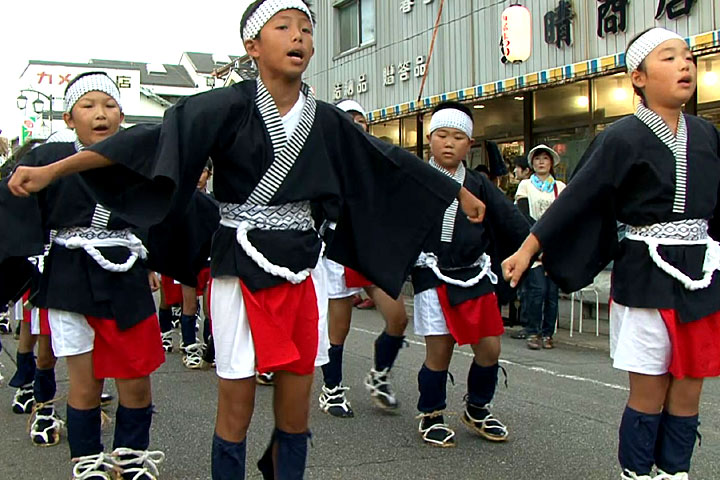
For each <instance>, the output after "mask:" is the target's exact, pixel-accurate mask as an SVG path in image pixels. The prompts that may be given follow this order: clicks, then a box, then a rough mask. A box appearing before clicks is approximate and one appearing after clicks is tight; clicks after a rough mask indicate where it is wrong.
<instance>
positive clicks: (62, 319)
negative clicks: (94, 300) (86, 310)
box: [48, 308, 95, 358]
mask: <svg viewBox="0 0 720 480" xmlns="http://www.w3.org/2000/svg"><path fill="white" fill-rule="evenodd" d="M48 322H49V323H50V331H51V332H52V335H50V339H51V340H52V348H53V352H54V353H55V356H56V357H58V358H60V357H70V356H72V355H81V354H83V353H87V352H92V351H93V349H94V347H95V330H94V329H93V328H92V327H91V326H90V324H89V323H88V321H87V319H86V318H85V315H81V314H79V313H74V312H66V311H64V310H56V309H54V308H51V309H49V310H48Z"/></svg>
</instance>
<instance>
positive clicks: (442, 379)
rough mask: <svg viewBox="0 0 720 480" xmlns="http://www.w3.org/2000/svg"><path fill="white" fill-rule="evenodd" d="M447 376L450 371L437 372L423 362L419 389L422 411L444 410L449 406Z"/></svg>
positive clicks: (419, 376)
mask: <svg viewBox="0 0 720 480" xmlns="http://www.w3.org/2000/svg"><path fill="white" fill-rule="evenodd" d="M447 378H448V371H447V370H442V371H440V372H437V371H435V370H430V369H429V368H428V367H427V366H425V364H424V363H423V366H422V368H421V369H420V372H419V373H418V390H419V391H420V398H419V399H418V403H417V408H418V410H419V411H420V412H422V413H432V412H435V411H437V410H444V409H445V407H447V404H446V401H447Z"/></svg>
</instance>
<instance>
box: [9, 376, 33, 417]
mask: <svg viewBox="0 0 720 480" xmlns="http://www.w3.org/2000/svg"><path fill="white" fill-rule="evenodd" d="M34 404H35V393H34V391H33V382H30V383H28V384H27V385H23V386H22V387H20V388H18V389H17V390H15V397H13V402H12V410H13V412H15V413H18V414H19V413H31V412H32V408H33V405H34Z"/></svg>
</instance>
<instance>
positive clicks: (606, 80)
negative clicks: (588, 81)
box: [592, 73, 639, 121]
mask: <svg viewBox="0 0 720 480" xmlns="http://www.w3.org/2000/svg"><path fill="white" fill-rule="evenodd" d="M592 84H593V100H594V103H595V108H594V117H595V120H596V121H603V120H608V119H615V118H617V117H621V116H624V115H629V114H631V113H634V112H635V105H636V104H637V102H638V101H639V97H636V96H635V92H634V91H633V88H632V82H631V81H630V77H629V76H628V75H626V74H624V73H617V74H615V75H610V76H607V77H600V78H597V79H595V80H593V82H592Z"/></svg>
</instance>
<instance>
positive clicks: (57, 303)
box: [0, 142, 155, 329]
mask: <svg viewBox="0 0 720 480" xmlns="http://www.w3.org/2000/svg"><path fill="white" fill-rule="evenodd" d="M75 152H76V149H75V144H74V143H64V142H63V143H48V144H45V145H41V146H39V147H37V148H35V149H34V150H32V151H31V152H29V153H28V154H27V155H26V156H25V157H23V159H22V161H21V162H20V163H21V164H22V165H27V166H44V165H49V164H51V163H53V162H56V161H58V160H61V159H63V158H65V157H67V156H70V155H72V154H74V153H75ZM96 204H97V202H96V201H95V200H94V198H93V196H92V195H91V193H90V191H89V189H88V187H87V185H85V182H83V180H82V178H80V176H79V175H70V176H68V177H65V178H62V179H60V180H58V181H56V182H54V183H52V184H51V185H50V186H48V188H46V189H45V190H43V191H41V192H39V193H38V194H37V195H33V196H31V197H29V198H16V197H13V196H12V194H11V193H10V191H9V190H8V188H7V182H3V183H2V184H1V185H0V224H2V225H3V228H7V232H8V235H5V236H3V238H2V240H0V245H1V247H0V248H1V251H2V254H1V255H2V256H1V257H0V261H2V263H0V265H1V267H0V276H2V277H5V276H18V275H20V274H21V272H19V271H17V270H15V264H16V263H17V262H18V261H20V260H19V258H21V257H28V256H32V255H39V254H42V252H43V243H44V240H45V238H47V232H48V231H49V230H59V229H62V228H70V227H89V226H90V224H91V221H92V218H93V213H94V212H95V207H96ZM5 226H7V227H5ZM130 227H132V225H131V224H129V223H128V222H126V221H125V220H123V219H121V218H119V217H118V216H116V215H111V216H110V219H109V222H108V229H111V230H119V229H125V228H130ZM98 250H100V251H101V252H102V254H103V255H104V256H105V257H106V258H107V259H108V260H110V261H112V262H115V263H122V262H124V261H125V260H126V259H127V258H128V250H127V249H126V248H125V247H103V248H99V249H98ZM33 303H34V305H35V306H37V307H41V308H54V309H59V310H66V311H70V312H76V313H80V314H83V315H90V316H95V317H100V318H112V319H116V321H117V322H118V327H119V328H121V329H125V328H129V327H131V326H132V325H134V324H136V323H137V322H139V321H141V320H143V319H144V318H147V317H148V316H150V315H151V314H152V313H154V311H155V304H154V303H153V299H152V295H151V292H150V287H149V284H148V279H147V270H146V269H145V267H144V266H143V264H142V261H140V260H138V261H137V262H136V263H135V264H134V265H133V267H132V268H131V269H130V270H129V271H127V272H124V273H113V272H109V271H107V270H104V269H103V268H102V267H100V265H98V264H97V263H96V262H95V260H93V259H92V258H91V257H90V256H89V255H88V254H87V253H86V252H85V250H83V249H74V250H70V249H67V248H65V247H61V246H59V245H57V244H53V245H52V246H51V248H50V252H49V253H48V255H47V258H46V259H45V268H44V270H43V273H42V274H41V277H40V284H39V289H38V292H37V295H36V297H35V299H34V302H33Z"/></svg>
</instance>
